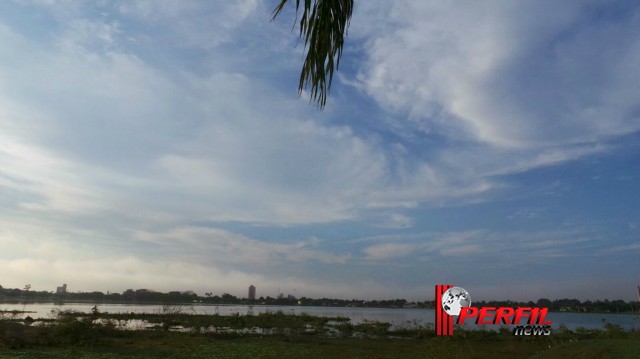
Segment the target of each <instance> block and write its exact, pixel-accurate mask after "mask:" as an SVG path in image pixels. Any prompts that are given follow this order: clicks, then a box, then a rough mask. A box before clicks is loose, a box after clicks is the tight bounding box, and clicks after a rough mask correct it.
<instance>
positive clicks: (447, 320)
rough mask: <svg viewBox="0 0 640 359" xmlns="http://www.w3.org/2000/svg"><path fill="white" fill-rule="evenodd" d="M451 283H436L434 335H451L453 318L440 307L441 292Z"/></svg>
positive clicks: (449, 286)
mask: <svg viewBox="0 0 640 359" xmlns="http://www.w3.org/2000/svg"><path fill="white" fill-rule="evenodd" d="M451 287H453V286H452V285H451V284H438V285H436V300H435V304H436V308H435V310H436V335H453V318H452V317H451V316H450V315H449V314H447V313H446V312H445V311H444V310H443V309H442V294H444V292H446V291H447V289H449V288H451Z"/></svg>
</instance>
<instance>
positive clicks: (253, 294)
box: [249, 284, 256, 300]
mask: <svg viewBox="0 0 640 359" xmlns="http://www.w3.org/2000/svg"><path fill="white" fill-rule="evenodd" d="M249 299H251V300H255V299H256V287H254V286H253V284H252V285H250V286H249Z"/></svg>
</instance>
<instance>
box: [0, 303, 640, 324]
mask: <svg viewBox="0 0 640 359" xmlns="http://www.w3.org/2000/svg"><path fill="white" fill-rule="evenodd" d="M94 305H96V304H94V303H65V304H63V305H56V304H51V303H49V304H42V303H30V304H18V303H0V310H25V311H29V312H33V313H28V314H25V315H24V316H27V315H30V316H31V317H33V318H34V319H38V318H49V317H51V312H52V310H54V309H61V310H67V309H71V310H75V311H80V312H84V313H91V309H92V308H93V306H94ZM97 306H98V309H99V310H100V311H101V312H109V313H131V312H134V313H162V305H161V304H139V305H138V304H97ZM181 307H182V313H186V314H219V315H234V314H240V315H247V314H259V313H266V312H277V311H282V312H283V313H285V314H302V313H305V314H309V315H314V316H321V317H338V316H340V317H347V318H349V319H351V322H352V323H354V324H357V323H362V322H364V321H379V322H387V323H390V324H391V325H392V328H400V327H407V328H412V327H415V326H418V325H427V324H433V323H434V319H435V311H434V310H433V309H418V308H351V307H306V306H305V307H301V306H267V305H254V306H246V305H208V304H193V305H189V304H187V305H182V306H181ZM547 319H549V320H551V321H552V322H553V325H552V327H553V328H558V327H559V326H560V325H561V324H563V325H565V326H567V327H568V328H569V329H572V330H573V329H576V328H580V327H582V328H587V329H602V328H603V327H604V324H605V323H611V324H616V325H619V326H620V327H622V328H624V329H625V330H631V329H634V328H637V325H638V322H639V321H640V315H638V314H615V313H568V312H552V313H549V314H548V315H547ZM499 327H500V326H499V325H496V326H493V325H489V326H478V325H475V324H465V325H464V326H463V328H468V329H478V328H485V329H496V328H499Z"/></svg>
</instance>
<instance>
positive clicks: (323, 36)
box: [272, 0, 353, 109]
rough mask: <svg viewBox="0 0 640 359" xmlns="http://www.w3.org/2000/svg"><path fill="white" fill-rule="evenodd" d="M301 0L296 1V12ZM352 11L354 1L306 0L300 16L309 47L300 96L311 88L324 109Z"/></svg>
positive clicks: (299, 87)
mask: <svg viewBox="0 0 640 359" xmlns="http://www.w3.org/2000/svg"><path fill="white" fill-rule="evenodd" d="M287 2H288V0H282V1H281V2H280V4H278V6H276V8H275V9H274V10H273V18H272V20H273V19H275V18H276V17H277V16H278V14H280V12H281V11H282V9H283V7H284V5H285V4H286V3H287ZM299 10H300V0H296V13H297V12H298V11H299ZM352 12H353V0H313V1H312V0H305V1H304V8H303V9H302V17H301V18H300V37H301V38H302V37H304V45H305V49H306V50H307V54H306V56H305V60H304V64H303V65H302V72H301V73H300V81H299V83H298V95H300V94H302V90H303V89H305V88H308V87H310V88H311V90H310V94H311V100H312V101H315V102H316V104H317V105H318V108H321V109H322V108H324V106H325V104H326V103H327V94H328V92H329V90H330V89H331V83H332V81H333V72H334V70H337V69H338V67H339V66H340V57H341V56H342V47H343V45H344V38H345V36H346V34H347V28H348V27H349V21H350V19H351V14H352Z"/></svg>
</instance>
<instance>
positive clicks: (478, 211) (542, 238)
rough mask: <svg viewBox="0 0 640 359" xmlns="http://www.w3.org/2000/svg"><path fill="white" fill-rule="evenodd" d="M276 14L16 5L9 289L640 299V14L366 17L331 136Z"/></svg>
mask: <svg viewBox="0 0 640 359" xmlns="http://www.w3.org/2000/svg"><path fill="white" fill-rule="evenodd" d="M275 3H276V2H275V1H260V0H240V1H231V2H230V1H189V0H179V1H178V0H176V1H170V0H165V1H150V0H137V1H136V0H132V1H93V2H86V1H76V0H31V1H29V0H21V1H19V0H16V1H4V2H2V3H1V4H0V273H2V277H1V280H0V284H1V285H3V286H5V287H23V286H24V285H25V284H27V283H30V284H32V286H33V289H35V290H53V289H54V288H55V286H57V285H60V284H62V283H67V284H68V285H69V289H70V290H71V291H78V290H79V291H93V290H100V291H104V292H106V291H123V290H125V289H128V288H149V289H155V290H161V291H167V290H195V291H196V292H198V293H200V294H203V293H204V292H210V291H213V292H214V293H217V294H222V293H224V292H228V293H232V294H235V295H238V296H246V290H247V287H248V286H249V285H250V284H254V285H256V286H257V288H258V295H259V296H267V295H271V296H275V295H277V294H278V290H280V291H281V292H284V293H285V294H287V293H291V294H293V295H296V296H308V297H340V298H407V299H411V300H426V299H432V296H433V285H434V284H438V283H453V284H455V285H458V286H462V287H464V288H465V289H467V290H468V291H469V292H470V293H471V295H472V297H474V298H478V299H507V298H509V299H515V300H536V299H538V298H541V297H548V298H564V297H570V298H573V297H576V298H580V299H597V298H609V299H618V298H622V299H626V300H631V299H633V298H634V296H635V286H636V285H638V284H640V267H639V266H638V263H639V262H638V258H639V257H640V238H639V234H640V205H639V204H640V202H639V199H640V196H639V195H640V181H639V180H640V118H639V115H640V111H639V110H638V109H639V108H640V86H639V84H640V71H639V70H638V66H637V64H638V63H640V35H638V34H640V7H639V6H638V5H637V4H635V3H634V2H617V3H616V4H610V2H602V1H563V2H561V3H558V2H555V1H520V2H506V1H495V2H494V1H490V2H483V3H477V2H472V1H466V2H465V1H459V2H448V3H447V4H443V3H442V2H437V1H434V2H432V1H420V2H417V1H412V2H405V1H395V2H388V1H382V0H379V1H378V0H367V1H357V2H356V8H355V13H354V15H353V19H352V23H351V27H350V29H349V36H348V38H347V43H346V47H345V51H344V57H343V60H342V66H341V68H340V71H339V73H338V74H337V75H336V78H335V81H334V86H333V88H332V91H331V94H330V97H329V101H328V104H327V106H326V108H325V109H324V110H323V111H318V110H317V109H316V107H315V106H313V105H310V104H309V99H308V97H307V94H306V93H303V95H302V97H298V96H297V81H298V75H299V71H300V66H301V62H302V56H303V48H302V46H296V43H297V37H296V34H297V32H296V31H295V30H294V31H292V26H293V24H294V23H293V21H294V15H295V14H294V9H293V8H292V6H290V7H289V8H287V10H286V11H285V12H283V14H281V16H280V17H279V18H278V19H277V20H276V21H274V22H270V17H271V11H272V9H273V8H274V6H275Z"/></svg>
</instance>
